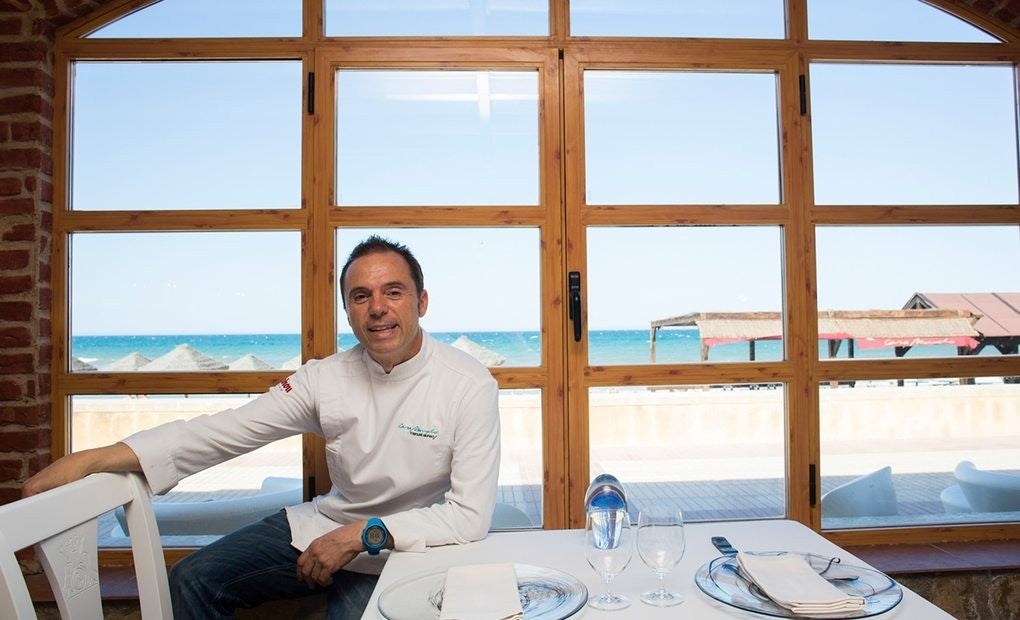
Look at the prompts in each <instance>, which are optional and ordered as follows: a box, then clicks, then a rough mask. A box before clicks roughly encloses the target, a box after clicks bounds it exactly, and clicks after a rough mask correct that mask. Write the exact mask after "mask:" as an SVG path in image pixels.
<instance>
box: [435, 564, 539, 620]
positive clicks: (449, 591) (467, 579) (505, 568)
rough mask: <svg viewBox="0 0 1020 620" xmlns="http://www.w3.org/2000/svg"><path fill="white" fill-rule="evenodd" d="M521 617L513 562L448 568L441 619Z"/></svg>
mask: <svg viewBox="0 0 1020 620" xmlns="http://www.w3.org/2000/svg"><path fill="white" fill-rule="evenodd" d="M523 617H524V611H523V610H522V609H521V599H520V596H519V594H518V591H517V573H516V572H515V571H514V565H513V564H472V565H468V566H451V567H450V568H449V569H447V571H446V588H445V590H444V591H443V608H442V611H441V612H440V615H439V618H440V620H514V619H519V618H523Z"/></svg>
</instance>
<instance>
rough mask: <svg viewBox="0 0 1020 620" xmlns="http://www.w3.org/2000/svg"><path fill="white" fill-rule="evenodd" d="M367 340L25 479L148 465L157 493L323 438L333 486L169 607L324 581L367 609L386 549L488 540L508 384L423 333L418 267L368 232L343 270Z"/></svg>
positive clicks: (173, 584) (258, 595)
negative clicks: (275, 449)
mask: <svg viewBox="0 0 1020 620" xmlns="http://www.w3.org/2000/svg"><path fill="white" fill-rule="evenodd" d="M340 289H341V293H342V300H343V304H344V308H345V310H346V312H347V321H348V323H349V324H350V325H351V328H352V329H353V331H354V335H355V336H356V337H357V339H358V342H359V344H358V346H356V347H354V348H352V349H351V350H349V351H343V352H341V353H337V354H335V355H332V356H330V357H328V358H326V359H324V360H312V361H310V362H308V363H307V364H305V365H304V366H302V367H301V368H300V369H299V370H298V371H297V372H295V373H294V374H293V375H292V376H290V377H288V378H287V379H285V380H284V381H282V382H280V383H279V384H278V385H276V386H274V387H273V388H272V389H270V390H269V391H268V392H267V393H266V394H263V395H262V396H260V397H259V398H257V399H255V400H254V401H252V402H250V403H248V404H246V405H244V406H242V407H239V408H237V409H228V410H226V411H221V412H220V413H217V414H214V415H211V416H200V417H198V418H196V419H193V420H189V421H183V420H178V421H174V422H170V423H167V424H164V425H161V426H159V427H156V428H154V429H151V430H148V431H143V432H140V433H136V434H134V435H132V436H130V437H128V438H126V439H124V440H123V441H122V442H120V443H116V444H113V445H111V446H106V447H103V448H96V449H93V450H85V451H82V452H76V453H73V454H70V455H68V456H66V457H64V458H62V459H59V460H57V461H56V462H54V463H53V464H52V465H50V466H49V467H47V468H45V469H43V470H42V471H40V472H39V473H38V474H36V475H35V476H33V477H32V478H30V479H29V480H28V481H26V483H25V486H24V493H25V495H32V494H35V493H39V492H42V491H44V490H46V489H49V488H53V487H55V486H58V485H60V484H65V483H67V482H70V481H72V480H77V479H79V478H82V477H83V476H86V475H88V474H90V473H93V472H97V471H141V472H143V473H144V474H145V477H146V479H147V480H148V482H149V486H150V487H151V488H152V490H153V491H154V492H156V493H164V492H166V491H167V490H169V489H171V488H173V486H174V485H176V484H177V483H178V482H179V481H180V480H181V479H183V478H185V477H186V476H189V475H191V474H193V473H195V472H198V471H201V470H203V469H205V468H207V467H210V466H212V465H215V464H218V463H221V462H223V461H226V460H227V459H230V458H232V457H234V456H237V455H239V454H243V453H246V452H249V451H251V450H254V449H255V448H258V447H260V446H262V445H265V444H267V443H269V442H271V441H275V440H277V439H281V438H283V437H287V436H291V435H295V434H298V433H315V434H318V435H320V436H322V437H324V438H325V440H326V461H327V464H328V466H329V474H330V479H331V481H332V483H333V487H332V489H331V490H330V492H329V493H328V494H326V495H322V496H319V497H317V498H315V499H314V500H312V501H311V502H306V503H304V504H301V505H298V506H293V507H288V508H287V509H286V512H284V511H281V512H279V513H278V514H276V515H273V516H270V517H267V518H266V519H264V520H262V521H260V522H258V523H255V524H252V525H249V526H247V527H244V528H242V529H240V530H238V531H237V532H234V533H232V534H229V535H227V536H225V537H223V538H221V539H220V540H218V541H216V542H214V543H212V544H210V545H208V546H206V547H204V548H202V549H199V550H198V551H196V552H195V553H192V554H191V555H189V556H188V557H186V558H184V559H183V560H181V561H180V562H178V563H177V564H176V565H175V566H174V567H173V569H172V570H171V572H170V588H171V595H172V598H173V606H174V616H175V618H177V619H178V620H184V619H187V618H231V617H233V616H234V610H235V609H236V608H238V607H252V606H255V605H258V604H260V603H262V602H264V601H268V600H274V599H281V598H291V597H295V596H300V595H303V594H307V593H308V592H309V590H310V589H321V590H326V592H327V598H328V609H329V616H328V617H330V618H360V617H361V615H362V612H363V610H364V608H365V606H366V604H367V602H368V600H369V598H370V597H371V593H372V589H373V588H374V586H375V583H376V581H377V580H378V573H379V572H380V571H381V569H382V563H383V562H385V558H386V556H387V555H388V551H386V550H387V549H398V550H401V551H424V550H425V548H426V547H429V546H433V545H445V544H451V543H464V542H470V541H473V540H478V539H481V538H483V537H485V535H486V532H487V531H488V528H489V524H490V520H491V517H492V511H493V506H494V504H495V497H496V481H497V477H498V473H499V412H498V406H497V404H498V403H497V398H498V389H497V386H496V382H495V381H494V380H493V378H492V376H491V375H490V374H489V372H488V370H487V369H486V368H485V367H484V366H482V365H481V364H480V363H479V362H477V361H476V360H475V359H474V358H472V357H470V356H469V355H467V354H465V353H463V352H461V351H459V350H457V349H455V348H453V347H450V346H447V345H444V344H442V343H439V342H438V341H436V340H435V339H433V338H432V337H431V336H429V335H428V334H426V333H425V332H424V331H423V330H422V329H421V327H420V326H419V319H420V318H421V317H423V316H424V315H425V311H426V310H427V309H428V293H427V292H426V291H425V288H424V281H423V276H422V271H421V266H420V265H419V264H418V261H417V260H416V259H415V257H414V256H413V255H412V254H411V252H410V251H409V250H408V249H407V248H406V247H405V246H402V245H399V244H396V243H393V242H391V241H388V240H385V239H382V238H380V237H377V236H372V237H370V238H368V239H367V240H365V241H363V242H362V243H360V244H359V245H358V246H357V247H355V248H354V250H353V251H352V252H351V255H350V257H349V258H348V260H347V263H346V264H345V265H344V267H343V270H342V271H341V273H340Z"/></svg>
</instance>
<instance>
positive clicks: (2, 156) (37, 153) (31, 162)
mask: <svg viewBox="0 0 1020 620" xmlns="http://www.w3.org/2000/svg"><path fill="white" fill-rule="evenodd" d="M0 103H2V102H0ZM0 113H2V110H0ZM44 159H46V158H45V157H44V155H43V152H42V150H41V149H38V148H14V149H0V169H7V170H15V169H25V168H28V169H32V170H38V169H40V168H42V165H43V160H44Z"/></svg>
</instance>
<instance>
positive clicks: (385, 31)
mask: <svg viewBox="0 0 1020 620" xmlns="http://www.w3.org/2000/svg"><path fill="white" fill-rule="evenodd" d="M547 34H549V2H548V0H464V1H459V2H451V1H450V0H414V1H413V2H407V1H406V0H326V35H327V36H331V37H332V36H369V37H371V36H482V35H508V36H513V35H522V36H523V35H536V36H537V35H547Z"/></svg>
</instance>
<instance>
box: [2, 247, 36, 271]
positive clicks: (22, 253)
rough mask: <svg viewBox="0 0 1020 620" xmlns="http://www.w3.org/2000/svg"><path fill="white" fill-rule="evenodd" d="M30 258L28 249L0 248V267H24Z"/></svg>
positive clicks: (29, 261)
mask: <svg viewBox="0 0 1020 620" xmlns="http://www.w3.org/2000/svg"><path fill="white" fill-rule="evenodd" d="M31 260H32V255H31V254H30V253H29V251H28V250H0V269H10V270H14V269H24V268H25V267H28V265H29V264H30V263H31Z"/></svg>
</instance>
